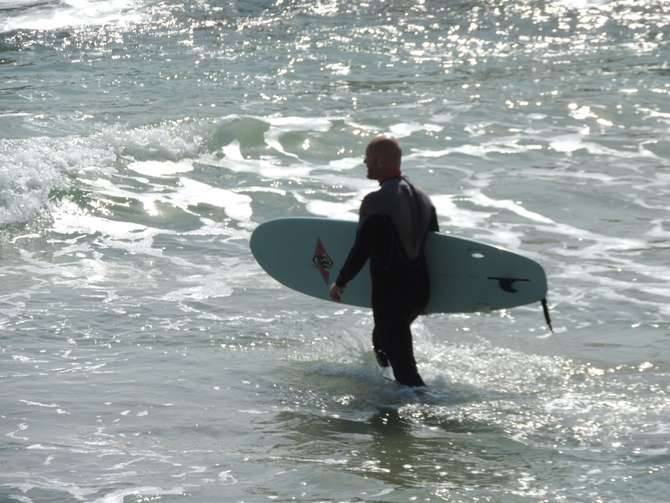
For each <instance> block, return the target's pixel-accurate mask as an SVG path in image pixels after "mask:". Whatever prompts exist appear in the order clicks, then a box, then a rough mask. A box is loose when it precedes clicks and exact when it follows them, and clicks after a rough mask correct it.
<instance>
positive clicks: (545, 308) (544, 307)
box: [541, 297, 554, 334]
mask: <svg viewBox="0 0 670 503" xmlns="http://www.w3.org/2000/svg"><path fill="white" fill-rule="evenodd" d="M541 302H542V312H543V313H544V321H546V322H547V326H548V327H549V330H550V331H551V333H552V334H553V333H554V329H553V327H552V326H551V316H549V305H548V304H547V298H546V297H544V298H543V299H542V301H541Z"/></svg>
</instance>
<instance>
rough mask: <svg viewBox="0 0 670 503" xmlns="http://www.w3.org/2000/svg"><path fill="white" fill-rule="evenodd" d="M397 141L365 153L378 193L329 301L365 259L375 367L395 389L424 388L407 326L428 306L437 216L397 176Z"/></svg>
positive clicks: (377, 143)
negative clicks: (429, 256) (429, 245)
mask: <svg viewBox="0 0 670 503" xmlns="http://www.w3.org/2000/svg"><path fill="white" fill-rule="evenodd" d="M401 157H402V151H401V149H400V145H399V144H398V142H397V141H396V140H394V139H392V138H387V137H384V136H380V137H377V138H374V139H373V140H372V141H370V143H369V144H368V146H367V148H366V150H365V165H366V166H367V177H368V178H369V179H371V180H377V181H378V182H379V185H380V188H379V190H377V191H375V192H371V193H370V194H368V195H367V196H365V198H364V199H363V203H362V204H361V208H360V212H359V224H358V229H357V231H356V239H355V241H354V244H353V246H352V248H351V251H350V252H349V256H348V257H347V260H346V261H345V263H344V265H343V266H342V269H341V270H340V273H339V275H338V277H337V280H336V281H335V283H334V284H333V285H332V286H331V287H330V297H331V298H332V299H333V300H335V301H338V302H339V301H341V299H342V295H343V294H344V289H345V287H346V285H347V283H348V282H349V281H351V280H352V279H353V278H354V277H355V276H356V274H358V272H359V271H360V270H361V269H362V268H363V266H364V265H365V262H366V261H367V260H368V258H369V259H370V276H371V279H372V312H373V316H374V330H373V332H372V345H373V348H374V351H375V356H376V357H377V361H378V363H379V364H380V365H381V366H382V367H388V365H389V363H390V365H391V367H392V368H393V375H394V376H395V378H396V381H398V382H399V383H400V384H404V385H407V386H425V384H424V382H423V379H421V376H420V375H419V372H418V370H417V368H416V361H415V360H414V350H413V348H412V332H411V330H410V325H411V324H412V322H413V321H414V320H415V319H416V317H417V316H418V315H419V314H421V312H422V311H423V310H424V309H425V307H426V304H427V303H428V297H429V294H430V291H429V278H428V267H427V264H426V257H425V254H424V244H425V241H426V236H427V235H428V232H429V231H437V230H438V224H437V216H436V214H435V208H434V206H433V205H432V203H431V202H430V198H429V197H428V196H427V195H426V194H425V193H424V192H423V191H421V190H419V189H417V188H415V187H414V186H413V185H412V184H410V183H409V181H408V180H407V179H406V178H404V177H403V176H402V173H401V171H400V163H401Z"/></svg>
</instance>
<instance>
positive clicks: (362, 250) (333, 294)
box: [330, 215, 384, 302]
mask: <svg viewBox="0 0 670 503" xmlns="http://www.w3.org/2000/svg"><path fill="white" fill-rule="evenodd" d="M381 219H384V217H382V216H380V215H373V216H371V217H368V218H366V219H365V220H364V221H362V222H361V224H360V226H359V228H358V230H357V231H356V239H355V240H354V244H353V246H352V247H351V250H350V251H349V255H348V256H347V259H346V260H345V261H344V265H343V266H342V269H340V273H339V274H338V275H337V279H336V280H335V283H333V285H332V286H331V287H330V298H331V299H333V300H335V301H337V302H339V301H340V300H341V297H342V293H343V292H344V289H345V288H346V286H347V283H349V282H350V281H351V280H352V279H354V278H355V277H356V275H357V274H358V273H359V272H360V271H361V269H363V266H364V265H365V263H366V262H367V260H368V259H369V258H370V255H371V254H372V252H373V249H374V247H375V244H376V243H378V242H379V239H380V236H379V235H378V234H379V233H380V232H381V231H382V229H383V222H381V221H380V220H381Z"/></svg>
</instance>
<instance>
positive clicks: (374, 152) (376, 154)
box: [365, 136, 402, 182]
mask: <svg viewBox="0 0 670 503" xmlns="http://www.w3.org/2000/svg"><path fill="white" fill-rule="evenodd" d="M401 158H402V150H401V149H400V144H399V143H398V140H396V139H395V138H389V137H387V136H378V137H376V138H373V139H372V140H371V141H370V143H368V146H367V148H366V149H365V164H366V166H367V167H368V178H370V179H372V180H378V181H380V182H383V181H384V180H386V179H387V178H393V177H396V176H400V163H401Z"/></svg>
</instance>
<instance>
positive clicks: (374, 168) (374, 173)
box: [363, 148, 381, 180]
mask: <svg viewBox="0 0 670 503" xmlns="http://www.w3.org/2000/svg"><path fill="white" fill-rule="evenodd" d="M363 162H364V163H365V166H367V168H368V171H367V177H368V178H369V179H370V180H379V175H380V174H381V173H380V170H381V167H380V160H379V156H378V155H376V153H375V152H374V150H373V149H371V148H367V149H366V150H365V160H364V161H363Z"/></svg>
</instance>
